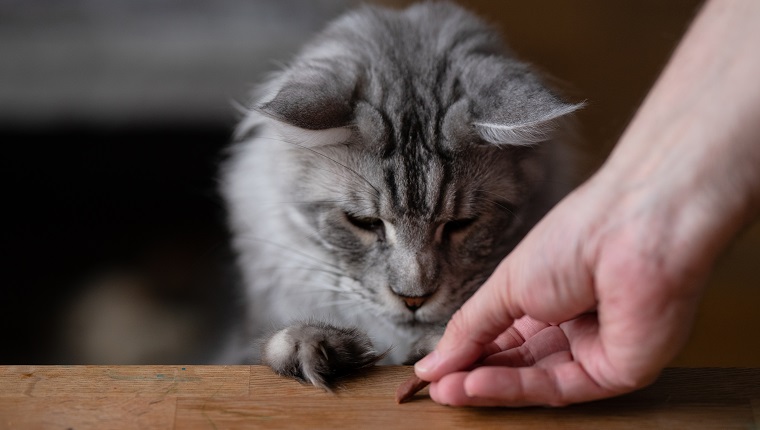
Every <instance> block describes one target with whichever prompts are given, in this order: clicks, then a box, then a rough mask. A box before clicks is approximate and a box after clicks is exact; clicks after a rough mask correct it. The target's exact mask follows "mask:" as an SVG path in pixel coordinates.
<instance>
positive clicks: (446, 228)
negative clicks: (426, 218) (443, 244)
mask: <svg viewBox="0 0 760 430" xmlns="http://www.w3.org/2000/svg"><path fill="white" fill-rule="evenodd" d="M475 220H476V219H475V218H464V219H457V220H454V221H449V222H447V223H446V224H444V225H443V235H444V236H445V237H448V236H450V235H452V234H454V233H459V232H463V231H465V230H467V228H468V227H470V226H471V225H472V224H473V223H475Z"/></svg>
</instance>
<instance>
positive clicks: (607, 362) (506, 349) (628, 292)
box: [415, 178, 712, 406]
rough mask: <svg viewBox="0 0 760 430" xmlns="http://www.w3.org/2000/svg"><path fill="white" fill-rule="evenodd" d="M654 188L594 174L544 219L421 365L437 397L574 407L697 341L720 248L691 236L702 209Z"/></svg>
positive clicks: (645, 377)
mask: <svg viewBox="0 0 760 430" xmlns="http://www.w3.org/2000/svg"><path fill="white" fill-rule="evenodd" d="M651 194H652V192H642V190H641V189H639V188H632V189H628V190H625V191H624V190H616V191H614V192H611V191H610V187H609V186H608V185H607V184H606V183H605V179H604V178H595V180H592V181H591V182H590V183H589V184H586V186H584V187H582V188H581V189H579V190H578V191H576V192H575V193H573V194H572V195H571V196H569V197H568V198H567V199H566V200H565V201H563V202H562V203H560V205H558V206H557V207H556V208H555V210H553V211H552V212H551V213H550V214H549V215H547V217H546V218H545V219H544V220H542V222H540V223H539V224H538V225H537V226H536V228H534V229H533V230H532V231H531V233H530V234H529V235H528V236H527V237H526V239H525V240H524V241H523V242H522V243H521V244H520V245H519V246H518V247H517V248H516V249H515V250H514V251H513V253H512V254H510V255H509V256H508V257H507V258H506V259H505V260H504V261H503V262H502V263H501V265H500V266H499V267H498V268H497V269H496V271H495V272H494V274H493V275H492V276H491V278H490V279H489V280H488V281H487V282H486V283H485V284H484V285H483V286H482V287H481V288H480V290H479V291H478V292H477V293H476V294H475V295H474V296H473V297H472V298H471V299H470V300H469V301H468V302H467V303H465V305H464V306H463V307H462V308H461V309H460V310H459V311H458V312H457V313H456V314H455V315H454V317H453V318H452V319H451V321H450V322H449V324H448V326H447V329H446V332H445V334H444V336H443V338H442V339H441V341H440V342H439V344H438V346H437V347H436V350H435V351H434V352H433V353H431V354H430V355H429V356H428V357H426V358H425V359H423V360H422V361H420V362H418V363H417V365H416V366H415V371H416V373H417V375H418V376H419V377H420V378H422V379H425V380H429V381H434V382H433V383H432V384H431V388H430V395H431V397H432V398H433V400H435V401H437V402H439V403H444V404H448V405H481V406H485V405H492V406H493V405H502V406H526V405H565V404H569V403H575V402H582V401H588V400H594V399H600V398H604V397H611V396H614V395H618V394H622V393H625V392H629V391H632V390H634V389H637V388H640V387H643V386H645V385H647V384H649V383H650V382H652V381H653V380H654V379H655V378H656V376H657V375H658V374H659V372H660V370H661V369H662V368H663V367H664V366H665V365H666V364H667V362H668V361H669V360H671V359H672V358H673V356H674V355H675V354H676V353H677V351H678V350H679V349H680V347H681V346H682V345H683V343H684V342H685V340H686V339H687V337H688V332H689V329H690V327H691V321H692V319H693V316H694V313H695V310H696V307H697V304H698V299H699V296H700V292H701V288H699V286H700V285H701V284H702V281H703V279H704V278H705V276H706V274H707V273H708V270H709V268H710V266H711V264H712V261H711V260H712V253H710V252H707V251H705V250H704V247H700V246H697V245H696V244H695V243H693V242H692V240H691V238H692V237H698V236H694V235H693V233H694V231H692V229H694V228H697V229H699V228H703V227H704V224H703V223H702V222H701V221H702V218H701V216H700V215H701V213H700V212H694V211H692V210H690V209H691V205H689V202H686V201H684V202H682V201H678V199H672V198H669V199H665V201H667V202H668V203H669V204H665V205H660V204H657V205H652V203H654V202H661V201H662V200H661V199H660V198H652V196H651ZM655 194H656V193H655ZM693 216H696V217H697V219H691V218H692V217H693ZM674 226H677V227H674ZM700 249H702V251H700ZM463 369H471V370H469V371H464V370H463Z"/></svg>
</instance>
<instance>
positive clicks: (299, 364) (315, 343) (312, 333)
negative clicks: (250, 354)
mask: <svg viewBox="0 0 760 430" xmlns="http://www.w3.org/2000/svg"><path fill="white" fill-rule="evenodd" d="M384 355H385V353H379V352H377V351H376V350H375V348H374V347H373V346H372V342H371V341H370V339H369V337H368V336H367V335H366V334H364V333H362V332H361V331H359V330H358V329H355V328H339V327H334V326H331V325H329V324H325V323H320V322H308V323H300V324H294V325H291V326H289V327H287V328H285V329H282V330H280V331H278V332H277V333H275V334H274V335H272V336H271V337H270V338H269V339H267V340H266V342H265V343H264V345H263V347H262V353H261V359H262V362H263V363H264V364H266V365H268V366H269V367H271V368H272V370H274V371H275V372H276V373H278V374H280V375H283V376H288V377H292V378H296V379H298V380H299V381H301V382H305V383H311V384H313V385H315V386H317V387H320V388H323V389H325V390H327V391H330V388H331V387H332V386H333V385H334V384H335V381H336V380H337V379H339V378H340V377H342V376H344V375H346V374H349V373H351V372H354V371H356V370H360V369H363V368H366V367H369V366H372V365H374V364H375V363H377V361H378V360H380V359H382V358H383V356H384Z"/></svg>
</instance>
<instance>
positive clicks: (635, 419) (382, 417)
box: [0, 366, 760, 430]
mask: <svg viewBox="0 0 760 430" xmlns="http://www.w3.org/2000/svg"><path fill="white" fill-rule="evenodd" d="M411 373H412V369H411V368H410V367H402V366H392V367H378V368H376V369H373V370H371V371H369V372H367V373H366V374H364V375H361V376H358V377H355V378H353V379H351V380H347V381H345V383H344V385H343V386H342V387H341V388H340V389H338V390H337V391H336V393H334V394H331V393H325V392H322V391H320V390H318V389H316V388H314V387H311V386H304V385H300V384H298V383H297V382H294V381H291V380H288V379H283V378H280V377H278V376H276V375H273V374H272V373H271V372H270V371H269V369H267V368H265V367H261V366H185V367H182V366H2V367H0V429H6V428H8V429H15V428H23V429H27V428H30V429H37V428H51V429H74V430H80V429H88V428H93V429H108V428H119V429H124V428H136V429H149V428H157V429H172V428H176V429H195V428H204V429H205V428H209V429H223V428H242V427H246V428H267V429H269V428H285V427H293V428H309V429H311V428H328V429H335V428H352V429H365V428H383V429H386V430H390V429H397V428H428V429H442V428H465V427H466V428H495V427H499V428H510V429H555V428H557V429H568V428H594V429H596V428H605V429H653V428H663V429H680V428H683V429H704V428H709V429H744V430H746V429H758V428H760V369H727V368H720V369H718V368H707V369H677V368H674V369H668V370H666V371H665V372H664V374H663V375H662V377H661V378H660V380H659V381H658V382H657V383H656V384H655V385H653V386H651V387H649V388H647V389H645V390H642V391H639V392H637V393H633V394H630V395H627V396H623V397H620V398H616V399H611V400H605V401H599V402H594V403H590V404H584V405H575V406H570V407H567V408H558V409H551V408H527V409H507V408H498V409H497V408H490V409H474V408H451V407H445V406H440V405H437V404H435V403H433V402H432V401H431V400H430V399H429V398H428V397H427V396H426V395H424V393H426V391H423V392H422V393H421V394H418V396H417V397H416V398H415V399H414V400H412V401H411V402H409V403H405V404H403V405H397V404H396V403H395V401H394V393H395V390H396V387H397V386H398V384H399V383H401V382H402V381H403V380H405V379H406V378H407V377H408V376H409V375H411Z"/></svg>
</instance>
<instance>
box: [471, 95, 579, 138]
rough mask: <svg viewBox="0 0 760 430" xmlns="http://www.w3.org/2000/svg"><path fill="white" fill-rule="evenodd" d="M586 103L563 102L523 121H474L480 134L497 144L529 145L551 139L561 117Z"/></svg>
mask: <svg viewBox="0 0 760 430" xmlns="http://www.w3.org/2000/svg"><path fill="white" fill-rule="evenodd" d="M583 106H584V103H577V104H563V105H559V106H555V107H554V108H553V109H552V110H550V111H548V112H545V113H543V114H542V115H541V116H537V117H533V118H531V119H530V120H527V121H523V122H512V123H510V122H474V123H473V126H475V130H476V131H477V132H478V135H479V136H480V137H481V138H483V140H485V141H486V142H489V143H493V144H495V145H516V146H529V145H533V144H536V143H540V142H545V141H547V140H549V139H551V137H552V135H553V133H554V131H555V129H556V128H557V123H558V121H559V119H560V118H562V117H564V116H566V115H569V114H571V113H573V112H575V111H576V110H578V109H580V108H582V107H583Z"/></svg>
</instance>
